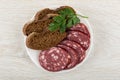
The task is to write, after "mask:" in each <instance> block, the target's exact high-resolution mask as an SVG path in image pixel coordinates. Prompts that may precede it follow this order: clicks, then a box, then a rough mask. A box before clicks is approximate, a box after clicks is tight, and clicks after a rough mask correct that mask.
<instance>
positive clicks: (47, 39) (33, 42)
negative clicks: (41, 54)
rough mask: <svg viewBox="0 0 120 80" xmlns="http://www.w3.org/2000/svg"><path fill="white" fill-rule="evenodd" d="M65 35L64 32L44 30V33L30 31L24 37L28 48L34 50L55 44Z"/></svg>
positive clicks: (44, 48)
mask: <svg viewBox="0 0 120 80" xmlns="http://www.w3.org/2000/svg"><path fill="white" fill-rule="evenodd" d="M65 37H66V32H65V33H60V32H58V31H55V32H46V33H44V34H43V33H37V32H32V33H31V34H30V35H28V37H27V39H26V45H27V47H28V48H31V49H35V50H46V49H48V48H51V47H53V46H56V45H57V44H58V43H59V42H61V41H62V40H63V39H64V38H65Z"/></svg>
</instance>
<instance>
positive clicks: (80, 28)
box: [70, 23, 90, 37]
mask: <svg viewBox="0 0 120 80" xmlns="http://www.w3.org/2000/svg"><path fill="white" fill-rule="evenodd" d="M70 30H72V31H80V32H82V33H84V34H85V35H87V36H89V37H90V33H89V31H88V29H87V27H86V25H85V24H83V23H79V24H76V25H74V26H73V27H71V28H70Z"/></svg>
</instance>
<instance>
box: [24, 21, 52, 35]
mask: <svg viewBox="0 0 120 80" xmlns="http://www.w3.org/2000/svg"><path fill="white" fill-rule="evenodd" d="M52 21H53V20H52V19H47V20H43V21H36V20H34V21H32V22H28V23H26V24H25V25H24V27H23V33H24V35H26V36H28V35H29V34H30V33H32V32H38V33H40V32H42V31H44V29H46V28H47V27H48V25H49V24H50V23H51V22H52Z"/></svg>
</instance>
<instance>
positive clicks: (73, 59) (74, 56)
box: [58, 44, 79, 69]
mask: <svg viewBox="0 0 120 80" xmlns="http://www.w3.org/2000/svg"><path fill="white" fill-rule="evenodd" d="M58 47H60V48H62V49H65V50H66V51H67V52H68V53H69V54H70V56H71V62H70V64H68V65H67V67H66V69H70V68H73V67H74V66H76V64H77V63H78V60H79V58H78V54H77V53H76V52H75V51H74V50H73V49H72V48H70V47H68V46H65V45H60V44H59V45H58Z"/></svg>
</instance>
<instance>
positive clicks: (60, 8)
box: [55, 6, 76, 13]
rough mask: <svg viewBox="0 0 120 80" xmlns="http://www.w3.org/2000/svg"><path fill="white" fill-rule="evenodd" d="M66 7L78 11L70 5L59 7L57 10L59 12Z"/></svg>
mask: <svg viewBox="0 0 120 80" xmlns="http://www.w3.org/2000/svg"><path fill="white" fill-rule="evenodd" d="M65 8H70V9H72V10H73V11H74V13H76V12H75V10H74V9H73V8H72V7H70V6H61V7H59V8H57V9H56V10H55V11H56V12H57V13H58V12H59V11H60V10H63V9H65Z"/></svg>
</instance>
